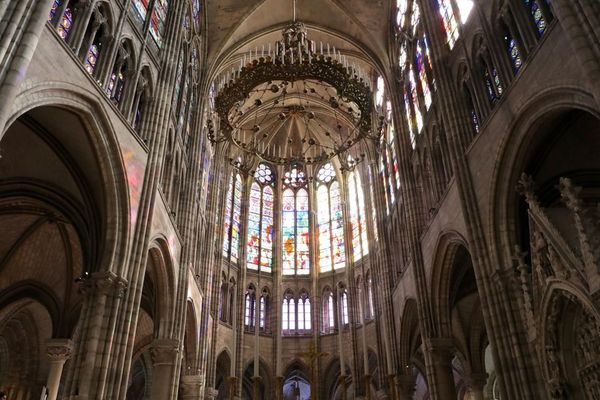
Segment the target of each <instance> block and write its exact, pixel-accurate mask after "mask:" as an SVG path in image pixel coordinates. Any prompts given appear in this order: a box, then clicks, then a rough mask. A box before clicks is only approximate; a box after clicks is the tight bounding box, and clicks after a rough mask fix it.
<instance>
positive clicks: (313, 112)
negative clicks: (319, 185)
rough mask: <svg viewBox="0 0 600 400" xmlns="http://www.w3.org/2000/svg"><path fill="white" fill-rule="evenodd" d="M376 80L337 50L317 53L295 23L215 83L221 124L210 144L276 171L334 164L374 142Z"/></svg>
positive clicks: (212, 132) (212, 128)
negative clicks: (336, 159) (368, 141)
mask: <svg viewBox="0 0 600 400" xmlns="http://www.w3.org/2000/svg"><path fill="white" fill-rule="evenodd" d="M370 81H371V79H370V77H369V75H368V74H367V73H366V72H365V71H363V70H362V69H361V68H360V66H358V67H357V66H356V65H354V64H352V65H351V64H350V63H349V62H348V60H347V58H346V57H345V56H343V55H342V54H341V53H340V51H339V50H337V49H335V47H333V46H330V45H329V44H325V45H324V44H323V43H322V42H321V43H320V44H319V46H318V49H317V44H316V42H315V41H312V40H309V39H308V35H307V31H306V27H305V25H304V24H303V23H301V22H298V21H294V22H292V23H290V25H288V26H287V27H285V28H284V29H283V31H282V39H281V40H279V41H277V42H276V43H274V45H273V46H271V44H268V45H267V46H266V47H265V46H264V45H263V46H262V48H261V49H259V48H258V47H257V48H255V49H254V51H252V50H251V51H250V52H249V56H248V57H247V56H244V57H243V59H242V60H241V62H240V67H239V69H237V70H236V69H232V70H230V71H227V72H225V73H223V74H221V75H220V76H219V77H218V78H217V79H216V80H215V82H214V87H213V93H216V95H215V98H214V109H215V112H216V117H217V118H218V123H217V122H216V121H212V120H211V121H209V133H208V137H209V139H210V140H211V142H213V143H218V142H229V143H230V144H231V145H233V146H235V147H237V148H238V149H240V150H241V152H243V153H247V154H250V155H253V156H255V157H258V158H259V159H260V160H262V161H268V162H271V163H274V164H280V165H281V164H290V163H294V162H301V163H305V164H312V163H321V162H324V161H327V160H329V159H331V158H333V157H335V156H336V155H340V154H341V153H347V152H348V150H349V149H350V148H352V147H353V146H354V145H355V144H356V143H359V142H361V141H362V140H364V139H365V138H375V136H376V135H373V127H372V121H371V117H372V113H373V94H372V90H371V83H370Z"/></svg>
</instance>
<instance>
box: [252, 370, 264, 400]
mask: <svg viewBox="0 0 600 400" xmlns="http://www.w3.org/2000/svg"><path fill="white" fill-rule="evenodd" d="M261 383H262V378H261V377H260V376H258V375H256V376H253V377H252V400H261V396H260V384H261Z"/></svg>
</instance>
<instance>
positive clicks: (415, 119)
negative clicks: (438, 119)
mask: <svg viewBox="0 0 600 400" xmlns="http://www.w3.org/2000/svg"><path fill="white" fill-rule="evenodd" d="M404 97H405V102H407V104H406V105H407V111H409V115H410V117H411V118H410V120H409V133H410V135H411V142H412V143H413V147H414V144H415V142H416V135H417V133H420V132H421V129H423V114H422V113H421V109H420V107H419V98H418V91H417V83H416V81H415V72H414V70H413V68H412V66H410V68H409V70H408V82H407V88H406V94H405V96H404Z"/></svg>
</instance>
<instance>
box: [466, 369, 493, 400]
mask: <svg viewBox="0 0 600 400" xmlns="http://www.w3.org/2000/svg"><path fill="white" fill-rule="evenodd" d="M487 378H488V375H487V374H486V373H485V372H484V373H479V374H477V373H472V374H470V375H469V376H468V377H466V379H465V383H466V386H467V394H466V397H465V399H466V400H484V398H485V397H484V388H485V384H486V383H487Z"/></svg>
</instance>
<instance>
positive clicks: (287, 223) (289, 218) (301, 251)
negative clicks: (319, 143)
mask: <svg viewBox="0 0 600 400" xmlns="http://www.w3.org/2000/svg"><path fill="white" fill-rule="evenodd" d="M306 182H307V181H306V174H305V172H304V170H303V168H302V166H301V165H299V164H295V165H292V166H291V167H290V169H289V170H288V171H287V172H285V175H284V178H283V196H282V245H283V248H282V253H283V254H282V262H283V265H282V271H283V274H284V275H294V274H296V275H307V274H309V273H310V258H309V244H310V238H309V235H310V229H309V219H308V215H309V214H308V213H309V198H308V189H307V187H306V186H307V185H306Z"/></svg>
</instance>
